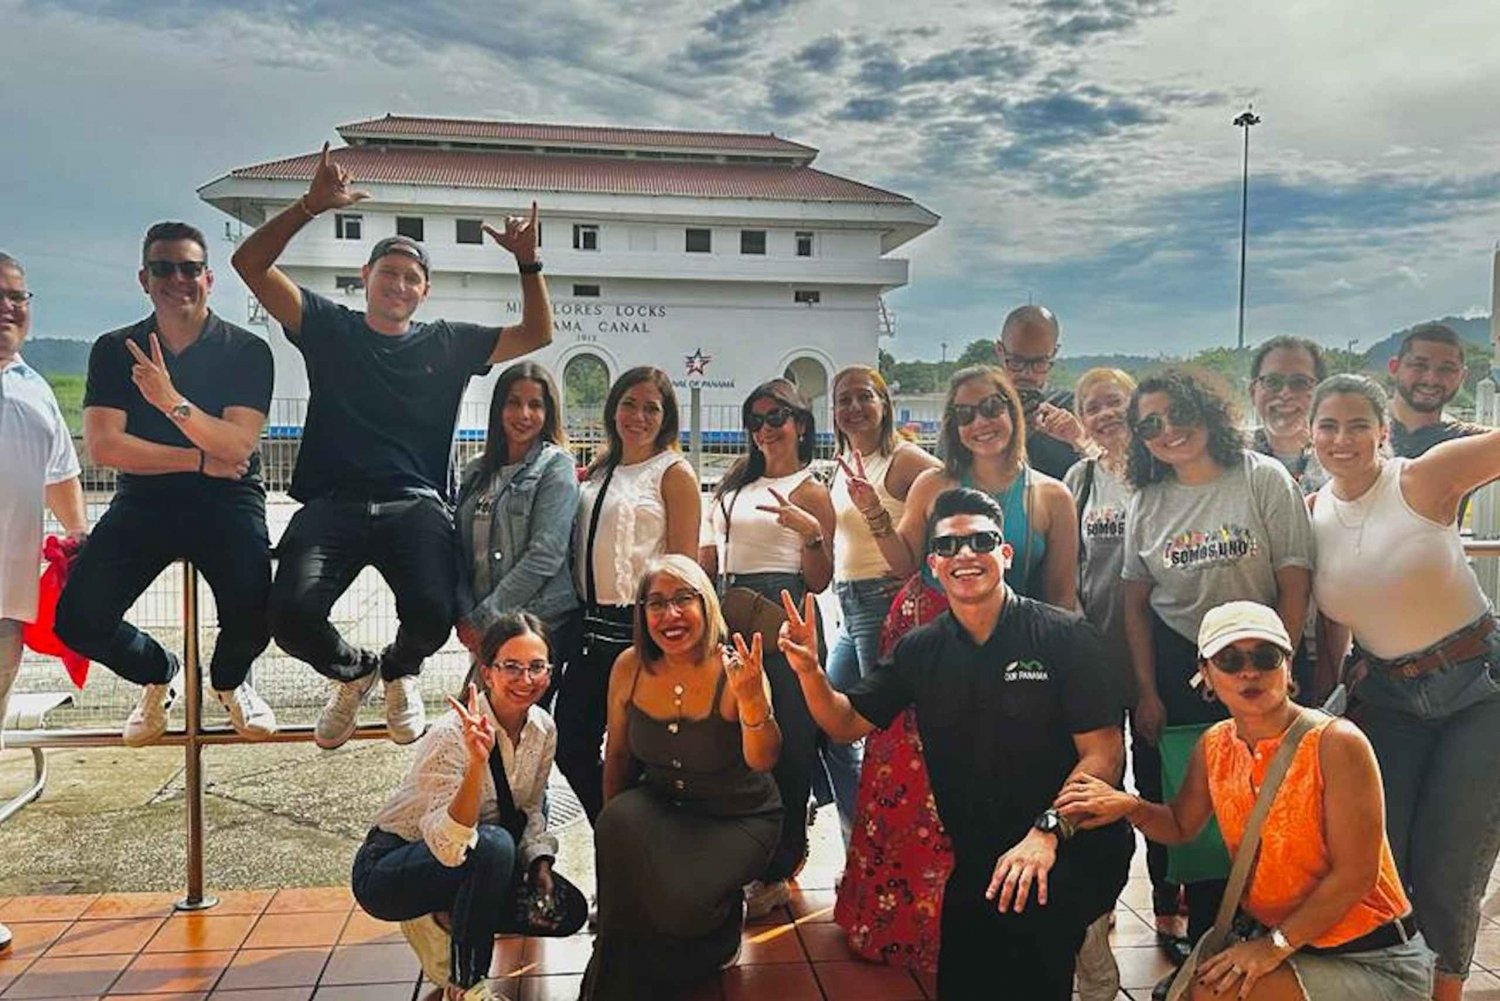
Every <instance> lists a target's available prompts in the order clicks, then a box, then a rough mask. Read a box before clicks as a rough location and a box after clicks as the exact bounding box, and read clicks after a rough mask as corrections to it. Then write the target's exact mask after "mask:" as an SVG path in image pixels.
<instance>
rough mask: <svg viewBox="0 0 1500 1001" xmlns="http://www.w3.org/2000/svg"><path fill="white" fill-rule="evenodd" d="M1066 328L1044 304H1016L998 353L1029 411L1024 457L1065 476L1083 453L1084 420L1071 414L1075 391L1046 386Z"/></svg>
mask: <svg viewBox="0 0 1500 1001" xmlns="http://www.w3.org/2000/svg"><path fill="white" fill-rule="evenodd" d="M1061 336H1062V329H1061V327H1059V325H1058V322H1057V316H1056V314H1054V313H1053V312H1052V310H1050V309H1048V308H1047V307H1046V306H1030V305H1027V306H1018V307H1016V308H1015V309H1013V310H1011V311H1010V314H1009V315H1008V316H1006V318H1005V322H1004V323H1003V324H1001V326H1000V336H999V338H998V339H996V341H995V356H996V358H997V359H999V362H1000V364H1001V365H1002V366H1003V367H1004V368H1005V374H1006V375H1007V376H1009V377H1010V381H1011V384H1012V385H1014V386H1015V387H1016V392H1017V393H1019V394H1020V396H1021V405H1022V408H1023V409H1024V410H1025V412H1026V461H1027V462H1028V463H1029V464H1030V465H1031V468H1032V469H1036V470H1039V471H1041V472H1043V473H1046V474H1047V475H1048V476H1050V477H1052V478H1053V479H1055V480H1061V479H1062V478H1063V476H1064V475H1066V474H1067V472H1068V470H1069V469H1071V468H1072V466H1073V463H1075V462H1077V461H1078V459H1079V452H1078V443H1079V442H1080V441H1081V440H1082V439H1083V425H1082V424H1079V423H1078V418H1076V417H1074V416H1073V394H1072V393H1070V392H1068V391H1067V390H1059V391H1057V392H1055V393H1049V392H1048V391H1047V376H1048V375H1050V374H1051V372H1052V366H1053V365H1054V364H1055V363H1056V359H1057V342H1058V340H1059V338H1060V337H1061Z"/></svg>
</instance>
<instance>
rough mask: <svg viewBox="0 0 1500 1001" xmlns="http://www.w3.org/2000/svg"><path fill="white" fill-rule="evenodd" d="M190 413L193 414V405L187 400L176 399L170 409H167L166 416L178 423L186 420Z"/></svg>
mask: <svg viewBox="0 0 1500 1001" xmlns="http://www.w3.org/2000/svg"><path fill="white" fill-rule="evenodd" d="M192 415H193V405H192V404H191V403H189V402H188V401H187V400H178V401H177V402H176V403H175V404H174V405H173V406H172V407H171V409H169V410H168V411H167V416H168V417H170V418H172V419H173V420H174V421H176V422H177V423H178V424H181V423H183V422H184V421H186V420H187V419H188V418H189V417H191V416H192Z"/></svg>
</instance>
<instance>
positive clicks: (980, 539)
mask: <svg viewBox="0 0 1500 1001" xmlns="http://www.w3.org/2000/svg"><path fill="white" fill-rule="evenodd" d="M1003 541H1005V540H1004V539H1003V538H1001V536H1000V533H999V532H970V533H969V534H968V535H934V536H933V537H932V541H931V542H929V543H928V544H927V550H928V552H930V553H932V554H933V555H935V556H942V557H945V558H946V557H949V556H957V555H958V551H959V550H960V549H962V548H963V547H964V546H968V547H969V549H970V550H972V551H973V552H974V553H976V554H977V553H992V552H994V551H995V549H996V548H997V547H998V546H999V545H1000V543H1001V542H1003Z"/></svg>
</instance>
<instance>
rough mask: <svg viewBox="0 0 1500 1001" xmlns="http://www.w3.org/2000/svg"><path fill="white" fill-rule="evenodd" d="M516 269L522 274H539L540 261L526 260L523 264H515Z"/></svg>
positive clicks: (540, 268) (540, 269) (540, 271)
mask: <svg viewBox="0 0 1500 1001" xmlns="http://www.w3.org/2000/svg"><path fill="white" fill-rule="evenodd" d="M516 270H517V271H519V272H520V273H521V274H523V275H539V274H541V273H542V262H541V261H526V262H525V263H523V264H518V265H516Z"/></svg>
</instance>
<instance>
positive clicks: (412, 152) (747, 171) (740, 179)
mask: <svg viewBox="0 0 1500 1001" xmlns="http://www.w3.org/2000/svg"><path fill="white" fill-rule="evenodd" d="M333 158H334V160H335V161H336V162H337V163H339V164H340V165H342V166H344V167H346V168H348V170H349V172H350V173H351V174H353V175H354V178H355V181H356V183H359V182H366V183H370V184H430V185H439V186H445V187H461V188H499V189H503V190H515V191H522V192H543V191H566V192H599V193H607V194H627V195H678V196H683V197H688V198H754V199H769V200H776V201H811V202H866V203H876V204H897V205H909V204H911V203H912V202H911V199H910V198H907V197H906V196H905V195H899V194H896V193H895V192H891V191H885V190H883V189H881V188H876V187H871V186H870V185H867V184H860V183H859V182H858V181H851V180H849V179H848V178H844V177H838V176H836V175H834V174H827V173H824V172H823V171H821V170H814V169H813V168H811V167H808V166H800V165H799V166H792V165H781V164H770V163H715V162H706V161H705V162H691V161H690V162H683V161H674V160H651V159H641V160H636V159H628V158H623V157H594V156H559V155H556V154H552V155H548V154H541V153H508V152H499V151H495V152H489V151H484V150H444V149H431V148H424V147H419V146H418V147H411V146H391V147H382V146H353V147H345V148H343V149H336V150H334V151H333ZM317 161H318V154H316V153H309V154H307V155H305V156H297V157H291V158H290V159H286V160H275V161H272V162H270V163H261V164H256V165H254V166H251V167H241V168H239V169H238V170H235V171H233V173H232V174H231V175H230V176H232V177H237V178H245V179H250V180H296V181H306V180H309V179H311V177H312V175H313V168H314V167H315V166H316V164H317Z"/></svg>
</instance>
